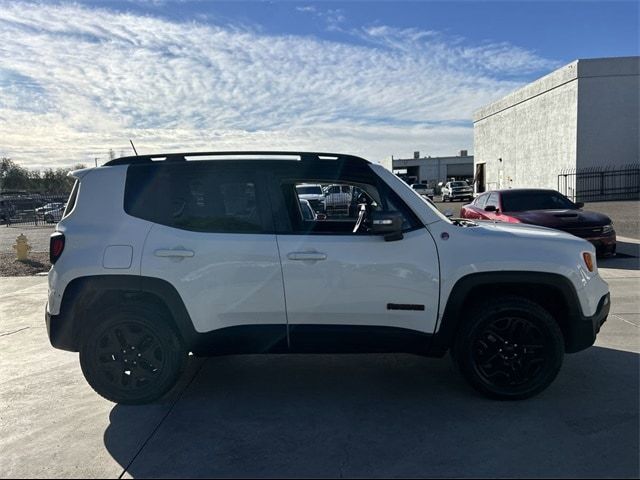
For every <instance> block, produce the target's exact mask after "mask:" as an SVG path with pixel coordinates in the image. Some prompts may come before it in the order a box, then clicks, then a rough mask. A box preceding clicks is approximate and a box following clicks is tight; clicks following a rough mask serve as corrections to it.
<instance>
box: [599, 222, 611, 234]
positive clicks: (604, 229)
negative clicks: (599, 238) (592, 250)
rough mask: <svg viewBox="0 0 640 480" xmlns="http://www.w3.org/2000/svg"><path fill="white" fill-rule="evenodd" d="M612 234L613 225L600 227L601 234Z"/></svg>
mask: <svg viewBox="0 0 640 480" xmlns="http://www.w3.org/2000/svg"><path fill="white" fill-rule="evenodd" d="M611 232H613V224H611V223H610V224H609V225H605V226H604V227H602V233H611Z"/></svg>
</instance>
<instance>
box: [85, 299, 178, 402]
mask: <svg viewBox="0 0 640 480" xmlns="http://www.w3.org/2000/svg"><path fill="white" fill-rule="evenodd" d="M88 328H89V329H88V332H87V333H86V335H85V336H84V339H83V341H82V343H81V346H80V366H81V368H82V373H83V374H84V376H85V378H86V380H87V382H88V383H89V385H91V387H92V388H93V389H94V390H95V391H96V392H97V393H99V394H100V395H102V396H103V397H104V398H106V399H107V400H111V401H113V402H117V403H123V404H131V405H136V404H143V403H149V402H152V401H154V400H157V399H159V398H160V397H162V396H163V395H164V394H165V393H167V392H168V391H169V390H170V389H171V388H172V387H173V386H174V385H175V383H176V381H177V380H178V378H179V377H180V374H181V373H182V371H183V370H184V367H185V366H186V360H187V353H186V351H185V349H184V348H183V346H182V344H181V342H180V339H179V337H178V335H177V334H176V332H175V331H174V329H173V328H172V327H171V325H170V319H169V318H168V317H167V315H166V314H165V313H164V312H163V311H162V310H160V309H156V308H153V307H146V306H143V305H137V304H136V305H128V306H127V305H125V306H122V307H117V308H111V309H107V310H105V311H104V312H102V313H101V314H100V315H99V316H98V317H97V318H96V319H95V322H92V326H91V327H88Z"/></svg>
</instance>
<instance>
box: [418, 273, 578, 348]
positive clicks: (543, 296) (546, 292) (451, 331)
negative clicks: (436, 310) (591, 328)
mask: <svg viewBox="0 0 640 480" xmlns="http://www.w3.org/2000/svg"><path fill="white" fill-rule="evenodd" d="M491 295H499V296H502V295H517V296H520V297H523V298H527V299H529V300H531V301H534V302H536V303H538V304H539V305H541V306H542V307H543V308H545V309H546V310H547V311H548V312H549V313H550V314H551V315H552V316H553V317H554V319H555V320H556V321H557V322H558V325H559V326H560V329H561V331H562V334H563V336H564V342H565V349H567V351H570V350H571V343H572V336H573V332H572V323H573V322H574V321H576V320H578V319H579V318H576V317H579V316H580V312H581V309H580V303H579V300H578V296H577V294H576V291H575V289H574V287H573V285H572V284H571V281H570V280H569V279H568V278H566V277H563V276H562V275H558V274H554V273H545V272H526V271H522V272H520V271H513V272H480V273H473V274H470V275H466V276H464V277H462V278H461V279H459V280H458V281H457V282H456V284H455V285H454V287H453V288H452V289H451V293H450V294H449V298H448V299H447V303H446V306H445V308H444V313H443V315H442V319H441V320H440V322H439V329H438V331H437V333H436V334H435V335H434V336H433V339H432V342H431V348H430V353H431V354H432V355H434V356H442V355H444V354H445V353H446V352H447V350H448V349H449V348H450V347H451V346H452V345H453V342H454V339H455V336H456V334H457V332H458V328H459V327H460V325H462V324H463V323H464V321H465V318H464V315H465V311H468V310H469V309H470V308H471V307H472V306H473V305H474V304H476V303H478V302H480V301H483V300H486V299H487V298H490V296H491Z"/></svg>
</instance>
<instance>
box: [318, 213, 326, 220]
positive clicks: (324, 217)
mask: <svg viewBox="0 0 640 480" xmlns="http://www.w3.org/2000/svg"><path fill="white" fill-rule="evenodd" d="M326 219H327V215H326V214H324V213H316V220H326Z"/></svg>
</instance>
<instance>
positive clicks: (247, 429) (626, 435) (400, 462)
mask: <svg viewBox="0 0 640 480" xmlns="http://www.w3.org/2000/svg"><path fill="white" fill-rule="evenodd" d="M635 242H637V241H635ZM627 243H629V246H628V247H624V248H625V249H628V250H625V251H629V252H630V253H631V254H632V253H633V252H635V251H636V250H637V248H638V243H634V241H629V242H627ZM599 265H600V271H601V274H602V276H603V277H605V278H606V279H607V281H608V282H609V284H610V287H611V291H612V311H611V315H610V316H609V320H608V321H607V323H606V324H605V325H604V327H603V329H602V331H601V333H600V335H599V337H598V341H597V343H596V346H594V347H592V348H590V349H588V350H586V351H584V352H581V353H578V354H574V355H569V356H567V357H566V359H565V364H564V366H563V369H562V371H561V372H560V375H559V376H558V378H557V380H556V381H555V382H554V383H553V384H552V385H551V386H550V387H549V389H547V390H546V391H545V392H543V393H542V394H541V395H539V396H538V397H536V398H534V399H530V400H527V401H522V402H496V401H491V400H487V399H485V398H483V397H481V396H479V395H477V394H475V393H474V391H473V390H471V389H470V388H469V387H467V385H466V384H465V383H464V381H463V380H462V378H461V377H460V375H459V374H458V373H457V372H456V371H455V369H454V368H453V366H452V363H451V361H450V360H449V359H447V358H445V359H441V360H438V359H424V358H420V357H415V356H410V355H306V356H295V355H280V356H278V355H268V356H257V355H255V356H254V355H247V356H230V357H219V358H211V359H208V360H196V359H193V361H192V362H191V365H190V369H189V372H188V374H187V375H185V377H184V378H183V381H182V383H181V385H180V386H179V387H178V388H176V389H175V390H174V391H173V393H172V395H171V396H170V397H169V398H167V399H165V400H163V401H162V402H159V403H156V404H153V405H149V406H142V407H125V406H120V405H114V404H112V403H109V402H107V401H105V400H102V399H101V398H100V397H99V396H98V395H96V394H95V393H94V392H93V391H92V390H91V388H90V387H89V386H88V385H87V384H86V382H85V381H84V378H83V377H82V374H81V372H80V367H79V364H78V358H77V357H78V356H77V354H74V353H68V352H62V351H58V350H54V349H53V348H51V347H50V346H49V344H48V340H47V337H46V330H45V326H44V320H43V309H44V304H45V302H46V278H37V277H23V278H0V351H1V352H2V356H0V475H1V476H2V477H17V476H29V477H56V478H57V477H119V476H121V475H123V476H125V477H149V476H162V477H169V476H178V477H185V476H189V477H203V476H226V477H246V476H261V477H262V476H265V477H273V476H303V477H310V476H315V477H317V476H327V477H340V476H421V477H422V476H462V477H469V476H491V477H493V476H499V477H505V476H570V477H578V476H585V477H599V476H613V477H636V478H637V477H638V476H639V474H640V471H639V456H638V455H639V454H638V452H639V450H640V445H639V443H640V442H639V432H638V425H639V415H638V413H639V405H638V399H639V394H640V391H639V382H640V380H639V378H640V377H639V358H640V357H639V355H638V354H639V353H640V294H639V292H640V267H639V266H638V259H637V258H633V257H625V258H617V259H612V260H603V261H600V262H599Z"/></svg>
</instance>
